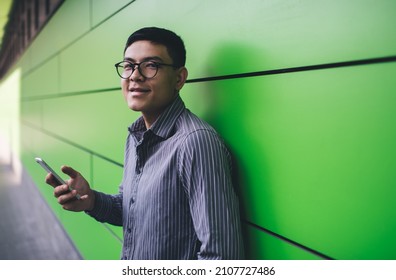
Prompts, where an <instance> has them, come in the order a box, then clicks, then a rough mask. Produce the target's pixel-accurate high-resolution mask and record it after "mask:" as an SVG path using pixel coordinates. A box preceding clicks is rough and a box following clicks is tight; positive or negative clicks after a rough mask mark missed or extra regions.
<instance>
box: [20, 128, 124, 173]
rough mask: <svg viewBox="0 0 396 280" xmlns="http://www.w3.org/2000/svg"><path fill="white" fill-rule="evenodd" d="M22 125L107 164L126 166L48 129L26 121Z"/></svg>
mask: <svg viewBox="0 0 396 280" xmlns="http://www.w3.org/2000/svg"><path fill="white" fill-rule="evenodd" d="M21 124H23V125H25V126H28V127H30V128H32V129H35V130H37V131H40V132H41V133H44V134H46V135H48V136H51V137H53V138H55V139H57V140H59V141H61V142H63V143H66V144H69V145H71V146H73V147H75V148H77V149H79V150H81V151H84V152H86V153H88V154H90V155H93V156H96V157H98V158H101V159H103V160H105V161H107V162H110V163H112V164H114V165H117V166H119V167H124V165H123V164H122V163H119V162H117V161H115V160H113V159H111V158H108V157H106V156H104V155H102V154H99V153H97V152H95V151H93V150H91V149H88V148H86V147H84V146H82V145H80V144H77V143H75V142H73V141H71V140H69V139H66V138H64V137H62V136H59V135H57V134H55V133H53V132H51V131H49V130H46V129H44V128H42V127H39V126H37V125H35V124H32V123H30V122H27V121H24V120H21Z"/></svg>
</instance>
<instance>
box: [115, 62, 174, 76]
mask: <svg viewBox="0 0 396 280" xmlns="http://www.w3.org/2000/svg"><path fill="white" fill-rule="evenodd" d="M114 66H115V68H116V70H117V74H118V76H120V77H121V78H122V79H129V77H130V76H132V73H133V72H134V71H135V69H136V66H137V69H138V71H139V73H140V75H142V76H143V77H144V78H146V79H151V78H154V77H155V75H157V73H158V69H159V68H160V67H161V66H170V67H175V65H173V64H166V63H160V62H156V61H143V62H140V63H132V62H130V61H121V62H118V63H116V64H115V65H114Z"/></svg>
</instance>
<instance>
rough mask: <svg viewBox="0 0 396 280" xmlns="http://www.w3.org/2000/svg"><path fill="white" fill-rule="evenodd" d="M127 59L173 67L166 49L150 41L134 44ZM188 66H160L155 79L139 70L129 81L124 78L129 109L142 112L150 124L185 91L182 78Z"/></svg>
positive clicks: (124, 88) (123, 82)
mask: <svg viewBox="0 0 396 280" xmlns="http://www.w3.org/2000/svg"><path fill="white" fill-rule="evenodd" d="M124 60H125V61H129V62H131V63H141V62H144V61H153V62H159V63H165V64H173V61H172V59H171V57H170V56H169V54H168V51H167V49H166V47H165V46H163V45H159V44H153V43H151V42H150V41H137V42H134V43H133V44H131V45H130V46H129V47H128V48H127V49H126V50H125V54H124ZM181 71H186V70H185V68H184V67H182V68H181V69H175V68H173V67H170V66H159V69H158V72H157V74H156V75H155V77H153V78H145V77H143V76H142V75H141V74H140V72H139V71H138V69H137V67H136V69H135V71H134V72H133V73H132V75H131V76H130V77H129V78H128V79H121V87H122V92H123V94H124V98H125V100H126V102H127V104H128V107H129V108H130V109H132V110H134V111H140V112H142V115H143V117H144V118H145V120H146V123H147V121H148V122H149V123H151V124H152V123H153V122H154V121H155V119H156V118H157V117H158V116H159V115H160V114H161V113H162V112H163V110H164V109H165V108H166V107H167V106H168V105H169V104H170V103H171V102H172V101H173V99H174V98H175V97H176V95H177V94H178V91H179V90H180V89H181V88H182V86H183V84H184V81H185V78H186V77H185V78H184V79H183V77H181Z"/></svg>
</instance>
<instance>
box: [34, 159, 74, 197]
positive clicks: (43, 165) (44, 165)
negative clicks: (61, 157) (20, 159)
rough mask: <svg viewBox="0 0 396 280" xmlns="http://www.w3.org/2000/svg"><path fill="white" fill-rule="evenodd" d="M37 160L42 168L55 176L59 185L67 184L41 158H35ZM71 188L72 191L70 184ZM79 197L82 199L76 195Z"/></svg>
mask: <svg viewBox="0 0 396 280" xmlns="http://www.w3.org/2000/svg"><path fill="white" fill-rule="evenodd" d="M35 161H36V162H37V163H38V164H40V166H41V167H42V168H44V169H45V170H46V171H47V172H48V173H51V174H52V175H53V176H54V178H55V181H56V183H57V184H58V186H59V185H67V184H66V182H65V181H64V180H63V179H62V178H61V177H60V176H59V175H58V174H57V173H56V172H55V171H54V170H53V169H52V168H51V167H50V166H49V165H48V164H47V163H46V162H45V161H44V160H43V159H41V158H38V157H37V158H35ZM69 190H70V191H72V188H71V187H70V186H69ZM76 197H77V199H80V195H79V194H77V195H76Z"/></svg>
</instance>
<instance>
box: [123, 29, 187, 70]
mask: <svg viewBox="0 0 396 280" xmlns="http://www.w3.org/2000/svg"><path fill="white" fill-rule="evenodd" d="M146 40H147V41H150V42H152V43H154V44H159V45H164V46H165V47H166V49H167V51H168V53H169V56H170V57H171V58H172V60H173V64H174V65H175V66H176V67H182V66H184V65H185V64H186V49H185V47H184V43H183V40H182V39H181V38H180V37H179V36H178V35H177V34H175V33H174V32H172V31H170V30H167V29H164V28H158V27H145V28H142V29H139V30H137V31H135V32H134V33H132V34H131V35H130V36H129V38H128V40H127V42H126V44H125V48H124V53H125V51H126V49H127V48H128V47H129V46H130V45H132V44H133V43H134V42H137V41H146Z"/></svg>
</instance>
